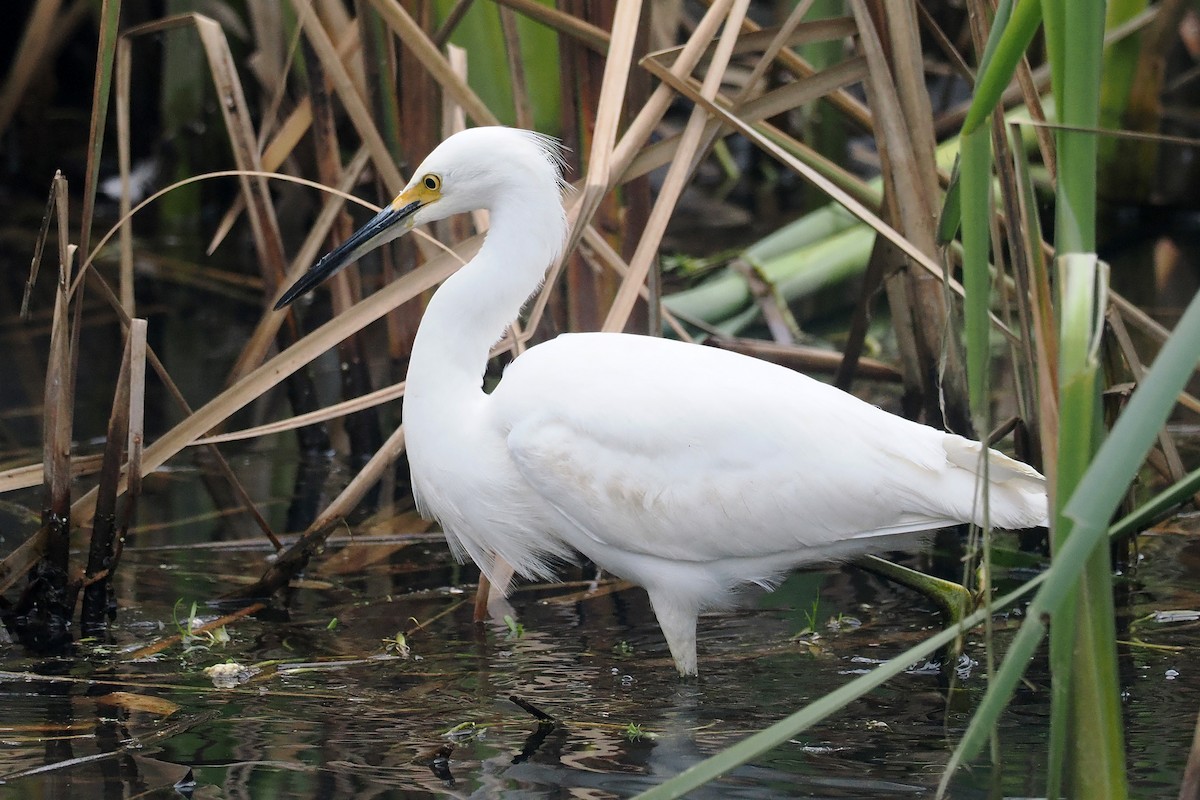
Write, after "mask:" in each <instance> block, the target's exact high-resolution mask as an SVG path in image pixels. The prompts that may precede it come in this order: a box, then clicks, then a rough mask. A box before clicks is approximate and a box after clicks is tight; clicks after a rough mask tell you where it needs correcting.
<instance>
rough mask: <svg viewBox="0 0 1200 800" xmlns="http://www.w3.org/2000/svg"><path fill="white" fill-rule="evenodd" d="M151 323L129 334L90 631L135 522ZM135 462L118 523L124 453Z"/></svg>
mask: <svg viewBox="0 0 1200 800" xmlns="http://www.w3.org/2000/svg"><path fill="white" fill-rule="evenodd" d="M145 388H146V321H145V320H144V319H135V320H132V322H131V324H130V326H129V329H128V332H127V334H126V342H125V354H124V357H123V358H122V359H121V371H120V375H119V376H118V377H117V387H116V393H115V396H114V398H113V405H112V413H111V415H110V416H109V421H108V436H107V441H106V442H105V447H104V464H103V467H102V468H101V471H100V481H99V484H98V487H97V493H98V494H97V501H96V515H95V519H94V522H93V525H92V537H91V542H90V546H89V548H88V560H87V566H86V568H85V571H84V589H83V608H82V611H81V612H80V620H81V622H82V623H83V625H84V626H85V627H98V626H103V625H104V622H105V618H106V616H107V612H108V600H109V597H110V586H111V585H112V576H113V574H114V573H115V571H116V568H117V564H118V562H119V560H120V554H121V550H122V549H123V547H122V544H121V543H122V542H123V540H124V534H125V533H126V532H127V531H128V530H129V522H130V520H131V519H132V518H133V516H134V509H135V508H136V505H137V501H138V497H139V495H140V494H141V480H140V479H138V478H135V477H134V476H136V474H137V469H138V467H139V462H140V450H141V436H142V429H143V420H144V419H145ZM123 452H126V453H128V458H129V475H130V478H131V480H130V481H129V490H128V491H127V492H126V494H125V509H124V513H123V514H121V519H120V520H118V511H117V500H118V497H117V479H118V478H119V476H120V474H121V464H122V453H123Z"/></svg>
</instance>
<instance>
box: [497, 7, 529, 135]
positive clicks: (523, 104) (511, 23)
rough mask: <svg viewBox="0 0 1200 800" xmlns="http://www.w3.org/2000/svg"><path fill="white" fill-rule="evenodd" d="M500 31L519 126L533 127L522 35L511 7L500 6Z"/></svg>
mask: <svg viewBox="0 0 1200 800" xmlns="http://www.w3.org/2000/svg"><path fill="white" fill-rule="evenodd" d="M497 10H498V11H499V12H500V31H501V33H502V34H503V36H504V55H505V57H506V59H507V61H508V76H509V83H510V84H511V86H512V95H513V111H514V112H515V118H516V121H517V127H518V128H525V129H529V128H532V127H533V107H532V105H531V104H530V101H529V86H528V85H527V83H526V80H525V62H524V61H523V60H522V58H521V35H520V32H519V31H518V30H517V15H516V13H515V12H514V11H513V10H512V9H511V8H506V7H504V6H500V7H498V8H497Z"/></svg>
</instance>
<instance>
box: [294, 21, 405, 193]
mask: <svg viewBox="0 0 1200 800" xmlns="http://www.w3.org/2000/svg"><path fill="white" fill-rule="evenodd" d="M292 7H293V8H294V9H295V10H296V15H297V16H298V17H299V19H300V23H301V25H302V26H303V28H304V35H305V38H307V40H308V43H309V44H310V45H312V48H313V50H314V51H316V54H317V58H318V59H320V61H321V66H322V67H323V68H324V70H325V74H326V75H327V76H328V77H329V80H330V82H332V84H333V88H334V91H335V92H337V95H338V98H339V99H340V100H341V101H342V106H343V107H344V108H345V109H346V115H347V116H348V117H349V118H350V121H351V123H353V125H354V129H355V130H356V131H358V135H359V136H360V137H362V140H363V143H364V144H366V146H367V150H368V151H370V153H371V160H372V163H374V164H375V168H376V169H377V170H378V171H379V174H380V175H381V176H382V178H383V182H384V185H385V186H386V187H387V190H388V191H389V192H390V193H391V194H399V193H400V190H401V189H403V188H404V183H405V181H404V178H402V177H401V175H400V170H399V169H398V168H397V167H396V162H395V161H394V159H393V158H392V154H391V152H390V151H389V150H388V147H387V144H386V143H385V142H384V141H383V136H382V135H381V134H380V133H379V129H378V127H376V125H375V122H374V120H373V119H372V118H371V112H370V110H369V109H368V108H367V103H366V101H365V99H364V97H363V95H362V94H361V93H360V90H359V88H358V87H357V86H355V85H354V81H353V80H352V79H351V78H350V73H349V72H348V71H347V69H346V67H345V65H344V63H343V61H342V59H341V58H340V57H339V55H338V51H337V48H336V47H334V45H333V42H332V40H330V38H329V35H328V33H326V30H325V28H324V26H322V25H321V22H320V20H318V19H317V17H316V16H315V15H314V13H313V11H312V8H311V6H310V4H309V3H307V2H305V0H292Z"/></svg>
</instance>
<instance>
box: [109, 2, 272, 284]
mask: <svg viewBox="0 0 1200 800" xmlns="http://www.w3.org/2000/svg"><path fill="white" fill-rule="evenodd" d="M187 27H192V28H194V29H195V31H196V34H197V35H198V36H199V37H200V43H201V45H202V46H203V49H204V54H205V58H206V61H207V64H208V68H209V74H210V75H211V77H212V79H213V85H214V87H215V89H216V92H217V96H218V97H219V98H220V100H221V102H219V103H218V106H219V107H220V109H221V115H222V118H223V120H224V122H225V129H226V132H227V134H228V138H229V144H230V147H231V149H232V150H233V156H234V163H235V164H236V165H237V168H238V169H239V170H243V171H244V174H242V175H240V176H239V178H238V180H239V182H240V184H241V189H242V194H243V196H244V197H245V199H246V203H247V207H248V208H249V210H250V227H251V229H252V230H253V233H254V237H253V238H254V244H255V251H256V255H257V256H258V260H259V263H260V265H261V267H262V268H263V269H264V270H265V275H266V277H267V279H268V282H269V284H270V285H272V286H274V285H278V284H279V283H282V282H283V280H284V270H285V259H284V255H283V242H282V240H281V238H280V234H279V224H278V222H277V221H276V218H275V209H274V205H273V204H272V202H271V196H270V192H269V191H268V190H267V185H266V180H265V179H264V178H262V177H260V175H261V173H262V171H263V170H262V161H261V159H260V158H259V154H258V146H257V140H256V137H255V134H254V128H253V125H252V123H251V119H250V111H249V107H248V106H247V104H246V98H245V95H244V93H243V92H242V84H241V81H240V79H239V78H238V74H237V68H236V66H235V65H234V62H233V56H232V54H231V53H230V51H229V44H228V42H227V41H226V39H225V34H224V31H222V30H221V27H220V25H218V24H217V23H216V22H215V21H213V20H211V19H209V18H208V17H205V16H203V15H201V14H182V15H178V16H173V17H167V18H164V19H161V20H156V21H154V22H149V23H146V24H144V25H138V26H136V27H134V28H131V29H129V30H127V31H126V32H125V33H124V34H123V35H122V37H121V42H120V44H119V45H118V47H122V46H123V47H129V46H130V43H131V42H132V41H133V40H134V39H135V38H137V37H139V36H144V35H150V34H158V33H165V32H168V31H172V30H175V29H180V28H187ZM128 80H129V76H128V75H126V76H124V79H123V80H122V82H123V83H126V84H127V83H128Z"/></svg>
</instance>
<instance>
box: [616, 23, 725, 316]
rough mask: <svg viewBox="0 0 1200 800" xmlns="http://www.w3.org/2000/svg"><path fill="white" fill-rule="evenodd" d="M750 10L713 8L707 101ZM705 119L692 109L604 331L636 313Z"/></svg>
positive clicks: (701, 112)
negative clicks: (716, 13) (715, 35)
mask: <svg viewBox="0 0 1200 800" xmlns="http://www.w3.org/2000/svg"><path fill="white" fill-rule="evenodd" d="M748 7H749V2H748V0H717V2H714V3H713V5H712V10H717V9H720V10H721V12H722V13H723V16H724V17H725V26H724V30H723V31H722V33H721V39H720V44H719V46H718V47H717V50H716V51H715V52H714V53H713V56H712V60H711V62H710V63H709V66H708V72H707V73H706V74H705V76H704V82H703V84H702V85H701V88H700V94H701V95H702V96H703V97H704V98H705V99H712V98H714V97H716V95H717V92H718V90H719V89H720V87H721V79H722V78H723V77H724V73H725V69H726V67H727V66H728V64H729V59H730V57H731V56H732V55H733V45H734V43H736V42H737V36H738V32H739V31H740V30H741V25H742V20H743V19H744V18H745V15H746V10H747V8H748ZM706 117H707V112H706V111H705V110H704V109H703V108H701V107H699V106H697V107H696V108H694V109H693V110H692V115H691V117H690V118H689V119H688V122H687V127H686V128H685V129H684V132H683V137H682V138H681V139H680V142H679V151H678V153H677V157H676V159H675V161H673V162H672V163H671V166H670V168H668V170H667V176H666V178H665V179H664V180H663V185H662V187H661V188H660V189H659V192H658V197H657V198H656V199H655V202H654V208H653V209H652V210H651V212H650V218H649V219H648V220H647V221H646V228H645V230H644V231H643V232H642V238H641V240H640V241H639V242H638V246H637V250H636V251H634V254H633V258H631V259H630V262H629V274H628V275H626V276H625V278H624V279H623V280H622V281H621V286H620V288H619V289H618V290H617V296H616V297H615V298H614V299H613V302H612V305H611V306H610V307H609V310H608V316H607V317H606V318H605V320H604V325H603V326H602V328H601V329H602V330H606V331H619V330H623V329H624V327H625V324H626V322H627V321H628V319H629V315H630V313H631V312H632V311H633V304H634V301H635V300H636V299H637V291H638V287H639V286H640V285H642V284H644V283H645V281H646V276H647V275H648V274H649V272H650V268H651V266H652V265H653V264H654V261H655V259H656V258H657V256H658V246H659V243H660V242H661V240H662V235H663V233H664V232H665V231H666V228H667V222H668V221H669V220H670V218H671V215H672V214H673V213H674V210H675V204H676V202H678V200H679V196H680V195H681V194H682V193H683V189H684V186H685V185H686V183H687V181H688V179H689V178H690V177H691V173H692V163H693V158H694V157H695V155H696V152H697V150H698V149H699V146H700V143H701V137H702V136H703V135H704V126H705V123H706V121H707V119H706Z"/></svg>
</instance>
